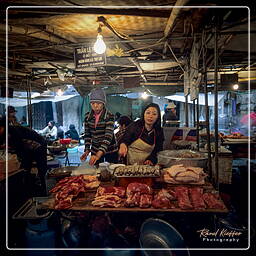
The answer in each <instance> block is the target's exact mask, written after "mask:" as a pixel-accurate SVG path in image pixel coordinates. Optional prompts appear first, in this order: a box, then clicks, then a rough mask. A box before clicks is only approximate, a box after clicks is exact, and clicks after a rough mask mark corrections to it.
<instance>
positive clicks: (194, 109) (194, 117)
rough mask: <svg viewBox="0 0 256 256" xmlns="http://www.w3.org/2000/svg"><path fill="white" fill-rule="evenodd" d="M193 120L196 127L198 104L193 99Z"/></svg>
mask: <svg viewBox="0 0 256 256" xmlns="http://www.w3.org/2000/svg"><path fill="white" fill-rule="evenodd" d="M193 122H194V127H196V104H195V100H193Z"/></svg>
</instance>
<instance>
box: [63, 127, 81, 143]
mask: <svg viewBox="0 0 256 256" xmlns="http://www.w3.org/2000/svg"><path fill="white" fill-rule="evenodd" d="M65 136H66V138H71V139H72V140H79V134H78V132H77V130H76V127H75V125H74V124H70V125H69V130H68V131H66V132H65Z"/></svg>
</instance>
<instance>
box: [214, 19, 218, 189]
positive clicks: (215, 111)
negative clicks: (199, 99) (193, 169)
mask: <svg viewBox="0 0 256 256" xmlns="http://www.w3.org/2000/svg"><path fill="white" fill-rule="evenodd" d="M218 57H219V54H218V34H217V22H216V24H215V27H214V129H215V131H214V136H215V158H214V160H215V161H214V167H215V174H216V179H215V186H216V189H217V190H219V159H218V134H219V131H218Z"/></svg>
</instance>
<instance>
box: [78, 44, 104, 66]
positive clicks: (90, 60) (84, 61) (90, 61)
mask: <svg viewBox="0 0 256 256" xmlns="http://www.w3.org/2000/svg"><path fill="white" fill-rule="evenodd" d="M74 59H75V67H76V69H80V68H87V67H96V66H102V65H105V64H106V55H105V54H104V53H103V54H98V53H96V52H94V50H93V47H91V46H88V47H80V48H75V52H74Z"/></svg>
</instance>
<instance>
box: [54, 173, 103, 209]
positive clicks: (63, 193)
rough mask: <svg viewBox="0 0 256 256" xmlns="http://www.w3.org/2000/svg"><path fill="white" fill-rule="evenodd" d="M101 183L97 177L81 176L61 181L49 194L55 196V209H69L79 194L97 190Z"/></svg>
mask: <svg viewBox="0 0 256 256" xmlns="http://www.w3.org/2000/svg"><path fill="white" fill-rule="evenodd" d="M99 184H100V182H99V181H98V179H97V177H96V176H90V175H79V176H71V177H66V178H64V179H61V180H60V181H59V182H58V183H57V184H56V185H55V186H54V187H53V188H52V189H51V190H50V191H49V192H50V193H54V194H55V205H54V208H55V209H68V208H70V207H72V201H73V199H74V198H76V197H77V196H78V194H79V193H81V192H85V191H86V190H89V189H93V188H97V187H98V186H99Z"/></svg>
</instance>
